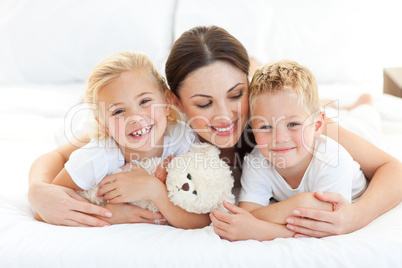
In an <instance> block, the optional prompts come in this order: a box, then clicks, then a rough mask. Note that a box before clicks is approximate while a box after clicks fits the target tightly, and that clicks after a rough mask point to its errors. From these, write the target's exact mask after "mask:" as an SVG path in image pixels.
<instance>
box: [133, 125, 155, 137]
mask: <svg viewBox="0 0 402 268" xmlns="http://www.w3.org/2000/svg"><path fill="white" fill-rule="evenodd" d="M151 127H152V126H149V127H144V128H143V129H141V130H138V131H136V132H133V133H131V135H132V136H134V137H137V136H140V135H144V134H145V133H148V132H149V131H150V130H151Z"/></svg>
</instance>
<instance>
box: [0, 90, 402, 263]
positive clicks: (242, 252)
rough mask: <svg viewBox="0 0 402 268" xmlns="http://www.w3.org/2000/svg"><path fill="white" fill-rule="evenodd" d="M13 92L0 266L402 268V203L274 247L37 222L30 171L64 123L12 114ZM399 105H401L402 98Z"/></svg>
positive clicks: (37, 114)
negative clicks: (348, 230)
mask: <svg viewBox="0 0 402 268" xmlns="http://www.w3.org/2000/svg"><path fill="white" fill-rule="evenodd" d="M61 87H62V88H64V89H65V90H61V92H64V93H60V94H59V93H56V92H59V90H60V86H47V87H45V88H42V87H38V86H37V87H31V86H30V85H25V86H24V87H14V89H13V90H14V93H13V94H15V96H22V95H20V94H21V93H22V92H24V91H26V90H27V89H28V88H30V89H31V90H32V93H31V94H32V96H35V95H36V94H38V95H42V96H43V95H44V94H45V95H46V92H48V93H49V92H52V93H53V94H49V96H50V97H51V99H50V100H49V101H50V102H51V101H53V100H55V101H56V100H57V99H59V98H61V97H62V98H65V99H66V100H69V99H70V98H71V99H70V100H72V101H73V99H74V97H77V92H78V91H75V90H74V88H71V95H70V94H68V92H69V91H68V90H67V88H66V86H61ZM76 89H77V88H76ZM7 90H8V89H7V87H6V86H5V85H2V86H1V87H0V95H1V96H2V98H1V99H2V104H8V109H6V110H1V111H0V120H1V122H2V127H1V130H0V148H1V154H0V163H2V171H1V174H0V183H1V185H2V187H0V267H133V266H134V267H159V266H162V267H217V266H218V267H262V266H263V267H324V266H325V267H402V256H401V254H400V253H401V252H402V225H401V224H400V222H401V221H402V204H400V205H398V206H397V207H396V208H394V209H392V210H391V211H389V212H387V213H386V214H384V215H382V216H381V217H379V218H377V219H376V220H374V221H373V222H371V223H370V224H369V225H368V226H366V227H364V228H363V229H361V230H359V231H356V232H354V233H352V234H348V235H342V236H334V237H328V238H323V239H314V238H308V239H293V238H288V239H275V240H274V241H267V242H257V241H253V240H249V241H239V242H228V241H226V240H221V239H220V238H219V237H218V236H217V235H215V233H214V232H213V229H212V227H205V228H203V229H200V230H181V229H176V228H173V227H168V226H155V225H147V224H123V225H116V226H110V227H104V228H72V227H60V226H52V225H49V224H46V223H42V222H37V221H35V220H34V219H33V213H32V210H31V209H30V207H29V204H28V201H27V189H28V183H27V177H28V172H29V167H30V165H31V164H32V162H33V161H34V159H35V158H36V157H37V156H38V155H40V154H42V153H44V152H47V151H49V150H51V149H53V148H54V147H55V146H56V143H55V141H54V133H55V132H56V131H57V130H58V129H59V128H60V127H61V126H62V125H63V123H64V117H63V115H61V114H59V113H58V112H57V110H58V109H56V108H57V107H55V109H54V111H48V110H47V109H43V110H42V111H41V110H40V109H39V108H40V107H42V106H41V105H42V104H41V101H39V102H37V104H40V106H39V107H38V106H36V105H34V104H33V102H32V100H29V102H32V103H31V104H32V105H33V107H32V109H27V110H26V111H19V112H18V113H16V112H13V111H15V110H14V107H17V106H18V105H19V107H22V106H23V105H21V103H15V105H17V106H15V105H14V104H13V103H11V102H10V103H7V102H6V101H4V97H5V96H6V95H5V94H4V92H6V91H7ZM21 91H22V92H21ZM65 92H67V93H65ZM63 94H66V95H63ZM14 99H15V98H14ZM392 100H393V101H399V104H402V100H401V99H393V98H392ZM60 103H62V102H60ZM13 105H14V106H13ZM60 105H61V104H60ZM399 107H402V105H399ZM42 108H43V107H42ZM59 108H60V109H61V107H59ZM384 122H385V123H386V124H388V125H387V127H388V129H387V132H386V133H385V137H386V140H388V139H389V138H390V137H394V139H393V141H394V142H395V144H393V148H394V149H395V148H399V149H398V150H395V152H396V151H398V152H399V154H398V155H396V156H397V157H398V158H399V159H400V160H402V157H401V154H400V151H402V150H401V147H402V146H401V144H402V127H401V124H402V122H393V121H389V120H386V121H384ZM384 122H383V123H382V126H383V127H382V129H384ZM392 152H393V151H392ZM398 152H397V153H398Z"/></svg>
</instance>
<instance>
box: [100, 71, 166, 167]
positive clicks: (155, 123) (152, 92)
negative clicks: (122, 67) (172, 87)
mask: <svg viewBox="0 0 402 268" xmlns="http://www.w3.org/2000/svg"><path fill="white" fill-rule="evenodd" d="M98 104H99V111H100V114H99V117H98V118H97V119H98V121H99V123H100V124H101V125H102V126H103V127H104V128H105V129H106V131H107V133H108V134H109V136H111V137H113V138H114V139H115V140H116V142H117V143H118V144H119V147H120V148H121V149H122V151H123V154H124V155H125V158H126V161H130V160H132V159H139V158H141V157H144V155H145V156H148V155H154V156H155V154H158V152H162V150H163V148H162V147H163V134H164V132H165V130H166V126H167V116H168V115H169V113H170V109H169V108H167V106H166V103H165V97H164V96H163V94H162V93H161V91H160V90H159V88H158V86H157V84H156V82H154V79H153V77H152V75H151V74H150V73H149V72H147V71H146V70H139V71H127V72H123V73H121V74H120V76H119V77H118V78H116V79H115V80H113V81H112V82H111V83H109V84H107V85H106V86H104V87H102V88H101V89H100V90H99V93H98ZM130 154H131V155H130Z"/></svg>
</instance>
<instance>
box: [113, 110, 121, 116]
mask: <svg viewBox="0 0 402 268" xmlns="http://www.w3.org/2000/svg"><path fill="white" fill-rule="evenodd" d="M121 113H124V110H123V109H118V110H115V111H114V112H113V113H112V115H119V114H121Z"/></svg>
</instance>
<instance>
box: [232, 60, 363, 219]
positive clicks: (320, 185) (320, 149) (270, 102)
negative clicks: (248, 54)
mask: <svg viewBox="0 0 402 268" xmlns="http://www.w3.org/2000/svg"><path fill="white" fill-rule="evenodd" d="M249 101H250V112H251V119H250V124H251V127H252V129H253V133H254V136H255V139H256V142H257V146H256V148H254V150H253V151H252V152H251V153H250V154H249V155H248V156H247V157H246V158H245V161H244V165H243V173H242V178H241V184H242V189H241V192H240V198H239V201H240V207H242V208H244V209H246V210H248V211H251V210H254V209H257V208H259V207H262V206H267V205H268V204H269V202H270V199H271V198H274V199H275V200H277V201H283V200H285V199H287V198H290V197H292V196H294V195H296V194H299V193H303V192H315V191H329V192H337V193H340V194H342V195H343V196H344V197H345V198H346V199H347V200H348V201H351V200H354V199H355V198H357V197H359V196H360V195H361V194H362V193H363V192H364V190H365V189H366V187H367V182H366V179H365V177H364V175H363V173H362V171H361V170H360V166H359V164H358V163H357V162H355V161H354V160H353V159H352V157H351V156H350V155H349V154H348V152H347V151H346V150H345V149H344V148H343V147H342V146H341V145H339V144H338V143H337V142H335V141H334V140H332V139H330V138H328V137H326V136H322V135H321V133H322V129H323V126H324V119H325V114H324V113H323V112H321V111H320V107H319V98H318V90H317V83H316V80H315V78H314V76H313V74H312V73H311V72H310V71H309V70H308V69H307V68H306V67H303V66H300V65H299V64H298V63H296V62H293V61H289V60H283V61H278V62H274V63H271V64H267V65H265V66H263V67H261V68H260V69H259V70H257V72H256V73H255V75H254V77H253V80H252V81H251V85H250V99H249Z"/></svg>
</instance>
